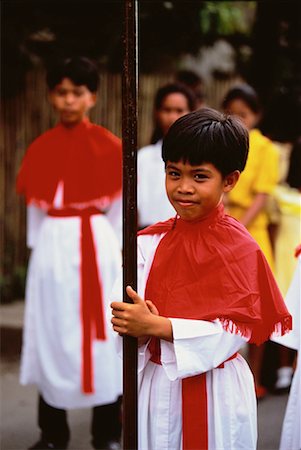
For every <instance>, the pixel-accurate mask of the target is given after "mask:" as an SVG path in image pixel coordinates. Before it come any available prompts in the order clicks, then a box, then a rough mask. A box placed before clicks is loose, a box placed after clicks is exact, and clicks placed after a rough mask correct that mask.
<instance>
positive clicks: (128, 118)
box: [122, 0, 138, 450]
mask: <svg viewBox="0 0 301 450" xmlns="http://www.w3.org/2000/svg"><path fill="white" fill-rule="evenodd" d="M137 14H138V11H137V0H124V34H123V48H124V56H123V74H122V140H123V301H125V302H130V301H131V300H130V299H129V298H128V296H127V294H126V292H125V288H126V286H127V285H130V286H132V287H133V289H135V290H136V289H137V237H136V236H137V92H138V89H137V87H138V56H137V55H138V48H137ZM137 409H138V400H137V339H136V338H132V337H130V336H126V337H124V339H123V449H124V450H136V449H137V448H138V432H137V421H138V414H137Z"/></svg>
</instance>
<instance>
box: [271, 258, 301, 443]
mask: <svg viewBox="0 0 301 450" xmlns="http://www.w3.org/2000/svg"><path fill="white" fill-rule="evenodd" d="M285 303H286V306H287V308H288V310H289V312H290V314H291V315H292V317H293V330H292V331H291V332H290V333H289V334H287V335H284V336H281V337H273V339H272V340H273V341H274V342H277V343H278V344H282V345H285V346H286V347H289V348H292V349H294V350H297V351H298V360H297V368H296V371H295V373H294V377H293V381H292V385H291V389H290V393H289V398H288V403H287V407H286V412H285V416H284V421H283V426H282V432H281V440H280V450H300V449H301V368H300V352H301V256H299V258H298V265H297V268H296V270H295V274H294V277H293V280H292V283H291V285H290V287H289V290H288V292H287V295H286V298H285Z"/></svg>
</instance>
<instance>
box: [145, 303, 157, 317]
mask: <svg viewBox="0 0 301 450" xmlns="http://www.w3.org/2000/svg"><path fill="white" fill-rule="evenodd" d="M145 303H146V304H147V307H148V309H149V310H150V312H151V313H152V314H154V315H156V316H158V315H159V311H158V309H157V307H156V306H155V305H154V304H153V302H151V301H150V300H146V301H145Z"/></svg>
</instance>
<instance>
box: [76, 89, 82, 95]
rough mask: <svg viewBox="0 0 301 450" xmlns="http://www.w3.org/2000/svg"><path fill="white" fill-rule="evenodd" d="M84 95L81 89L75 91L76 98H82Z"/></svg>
mask: <svg viewBox="0 0 301 450" xmlns="http://www.w3.org/2000/svg"><path fill="white" fill-rule="evenodd" d="M82 94H83V91H82V90H81V89H75V90H74V95H75V96H76V97H80V96H81V95H82Z"/></svg>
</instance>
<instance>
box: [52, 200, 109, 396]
mask: <svg viewBox="0 0 301 450" xmlns="http://www.w3.org/2000/svg"><path fill="white" fill-rule="evenodd" d="M94 214H101V212H100V211H99V210H98V209H97V208H94V207H91V208H86V209H83V210H78V209H75V208H64V209H50V210H49V211H48V215H49V216H53V217H80V218H81V294H80V295H81V317H82V391H83V392H84V393H85V394H91V393H93V392H94V386H93V358H92V341H93V339H95V338H96V339H101V340H105V339H106V335H105V324H104V311H103V299H102V286H101V280H100V278H99V274H98V267H97V262H96V254H95V248H94V243H93V234H92V230H91V221H90V219H91V216H92V215H94Z"/></svg>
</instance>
